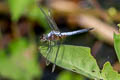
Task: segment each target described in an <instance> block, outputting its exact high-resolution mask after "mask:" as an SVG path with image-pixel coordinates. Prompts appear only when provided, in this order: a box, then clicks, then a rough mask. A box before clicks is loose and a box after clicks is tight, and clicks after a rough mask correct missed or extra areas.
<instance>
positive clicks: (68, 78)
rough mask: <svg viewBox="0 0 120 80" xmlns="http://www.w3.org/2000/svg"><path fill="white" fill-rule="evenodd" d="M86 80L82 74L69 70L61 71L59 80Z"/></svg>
mask: <svg viewBox="0 0 120 80" xmlns="http://www.w3.org/2000/svg"><path fill="white" fill-rule="evenodd" d="M73 79H74V80H85V78H84V77H83V76H81V75H78V74H75V73H72V72H68V71H63V72H61V73H60V74H59V75H58V77H57V80H73Z"/></svg>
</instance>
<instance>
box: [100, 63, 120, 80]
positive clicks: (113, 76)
mask: <svg viewBox="0 0 120 80" xmlns="http://www.w3.org/2000/svg"><path fill="white" fill-rule="evenodd" d="M102 76H103V78H104V79H103V80H120V74H118V72H116V71H114V70H113V68H112V66H111V65H110V63H109V62H106V63H105V64H104V67H103V70H102Z"/></svg>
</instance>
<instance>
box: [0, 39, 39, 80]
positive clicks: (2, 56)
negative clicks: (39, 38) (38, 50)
mask: <svg viewBox="0 0 120 80" xmlns="http://www.w3.org/2000/svg"><path fill="white" fill-rule="evenodd" d="M36 60H37V59H36V56H35V45H34V44H29V43H27V42H26V40H24V39H19V40H16V41H13V42H12V43H10V44H9V47H8V49H7V50H0V61H1V62H0V74H1V75H2V76H5V77H7V78H11V79H14V80H21V79H22V80H32V79H33V78H34V77H36V76H39V75H40V74H41V71H40V69H39V66H38V65H37V63H36V62H37V61H36Z"/></svg>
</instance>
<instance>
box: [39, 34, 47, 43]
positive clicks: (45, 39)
mask: <svg viewBox="0 0 120 80" xmlns="http://www.w3.org/2000/svg"><path fill="white" fill-rule="evenodd" d="M47 40H48V39H47V36H46V35H45V34H43V35H42V36H41V37H40V41H42V42H45V41H47Z"/></svg>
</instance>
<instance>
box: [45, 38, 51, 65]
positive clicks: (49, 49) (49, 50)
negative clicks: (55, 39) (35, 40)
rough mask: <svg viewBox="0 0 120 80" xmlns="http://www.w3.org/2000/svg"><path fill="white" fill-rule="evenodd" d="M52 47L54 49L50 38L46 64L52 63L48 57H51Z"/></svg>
mask: <svg viewBox="0 0 120 80" xmlns="http://www.w3.org/2000/svg"><path fill="white" fill-rule="evenodd" d="M51 49H52V46H51V41H50V40H49V41H48V50H47V52H46V53H47V55H46V65H49V64H50V62H49V60H48V58H49V54H50V53H51Z"/></svg>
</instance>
